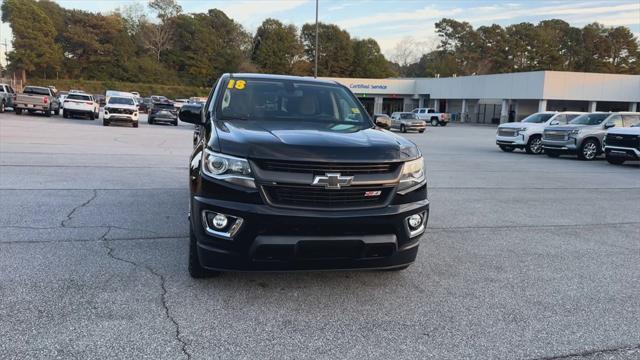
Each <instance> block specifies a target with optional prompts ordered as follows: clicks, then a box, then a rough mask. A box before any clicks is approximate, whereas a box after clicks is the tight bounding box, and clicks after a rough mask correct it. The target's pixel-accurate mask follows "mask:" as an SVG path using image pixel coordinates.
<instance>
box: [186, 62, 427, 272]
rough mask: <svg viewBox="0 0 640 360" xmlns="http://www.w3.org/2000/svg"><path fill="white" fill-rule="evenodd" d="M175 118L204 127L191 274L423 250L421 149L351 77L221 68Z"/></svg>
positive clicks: (389, 260) (195, 165) (328, 264)
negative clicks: (204, 93)
mask: <svg viewBox="0 0 640 360" xmlns="http://www.w3.org/2000/svg"><path fill="white" fill-rule="evenodd" d="M179 118H180V120H181V121H184V122H188V123H191V124H196V125H199V127H200V128H201V130H200V135H199V136H198V138H197V142H196V144H195V147H194V149H193V151H192V154H191V158H190V161H189V164H190V165H189V167H190V171H189V172H190V173H189V184H190V193H191V194H190V197H189V200H190V212H189V214H190V215H189V219H190V240H189V273H190V275H191V276H192V277H195V278H200V277H205V276H209V275H213V274H217V273H218V272H220V271H234V270H240V271H245V270H258V271H262V270H319V269H389V270H400V269H404V268H406V267H408V266H409V265H410V264H411V263H412V262H413V261H414V260H415V258H416V255H417V252H418V246H419V244H420V237H421V236H422V234H423V233H424V231H425V228H426V224H427V220H428V216H429V201H428V200H427V183H426V178H425V171H424V160H423V158H422V154H421V153H420V150H419V149H418V147H417V146H416V145H415V144H414V143H412V142H411V141H409V140H407V139H405V138H404V137H402V136H400V135H396V134H394V133H392V132H390V131H388V130H386V129H383V128H382V127H381V126H379V125H376V123H375V122H374V121H373V120H372V119H371V118H370V117H369V115H368V114H367V112H366V110H365V108H364V107H363V106H362V105H361V104H360V102H359V101H358V100H357V98H356V97H355V96H354V95H353V94H352V93H351V91H349V89H348V88H346V87H344V86H343V85H340V84H338V83H336V82H334V81H329V80H320V79H312V78H306V77H295V76H280V75H265V74H224V75H223V76H221V77H220V78H219V79H218V81H217V83H216V84H215V85H214V87H213V89H212V91H211V93H210V95H209V98H208V99H207V102H206V103H205V104H204V106H202V105H200V104H185V105H183V106H182V108H181V110H180V113H179ZM382 124H385V123H383V122H380V125H382Z"/></svg>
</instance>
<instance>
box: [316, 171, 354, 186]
mask: <svg viewBox="0 0 640 360" xmlns="http://www.w3.org/2000/svg"><path fill="white" fill-rule="evenodd" d="M352 181H353V176H341V175H340V173H326V174H324V175H316V177H315V178H313V183H311V185H315V186H324V187H325V189H340V187H341V186H349V185H351V182H352Z"/></svg>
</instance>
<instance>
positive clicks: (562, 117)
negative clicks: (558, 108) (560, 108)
mask: <svg viewBox="0 0 640 360" xmlns="http://www.w3.org/2000/svg"><path fill="white" fill-rule="evenodd" d="M553 120H555V121H557V122H559V123H560V125H564V124H566V123H567V116H566V115H564V114H559V115H557V116H556V117H555V118H554V119H553Z"/></svg>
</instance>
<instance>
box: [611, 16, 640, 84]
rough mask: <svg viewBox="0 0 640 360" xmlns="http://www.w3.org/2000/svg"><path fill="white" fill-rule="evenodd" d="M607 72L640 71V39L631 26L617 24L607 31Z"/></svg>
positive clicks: (625, 72) (631, 72)
mask: <svg viewBox="0 0 640 360" xmlns="http://www.w3.org/2000/svg"><path fill="white" fill-rule="evenodd" d="M605 37H606V43H607V47H606V50H607V51H608V55H607V66H606V68H605V70H606V71H607V72H615V73H623V74H627V73H630V74H633V73H638V72H639V70H640V69H639V66H640V65H639V60H640V53H639V52H638V41H637V40H636V39H635V38H634V36H633V34H632V33H631V31H630V30H629V28H627V27H624V26H617V27H614V28H611V29H608V31H607V33H606V36H605Z"/></svg>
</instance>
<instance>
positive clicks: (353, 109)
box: [351, 108, 360, 114]
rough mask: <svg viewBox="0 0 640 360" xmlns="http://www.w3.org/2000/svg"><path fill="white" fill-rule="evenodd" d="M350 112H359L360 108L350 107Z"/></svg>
mask: <svg viewBox="0 0 640 360" xmlns="http://www.w3.org/2000/svg"><path fill="white" fill-rule="evenodd" d="M351 112H352V113H354V114H360V109H358V108H351Z"/></svg>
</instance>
